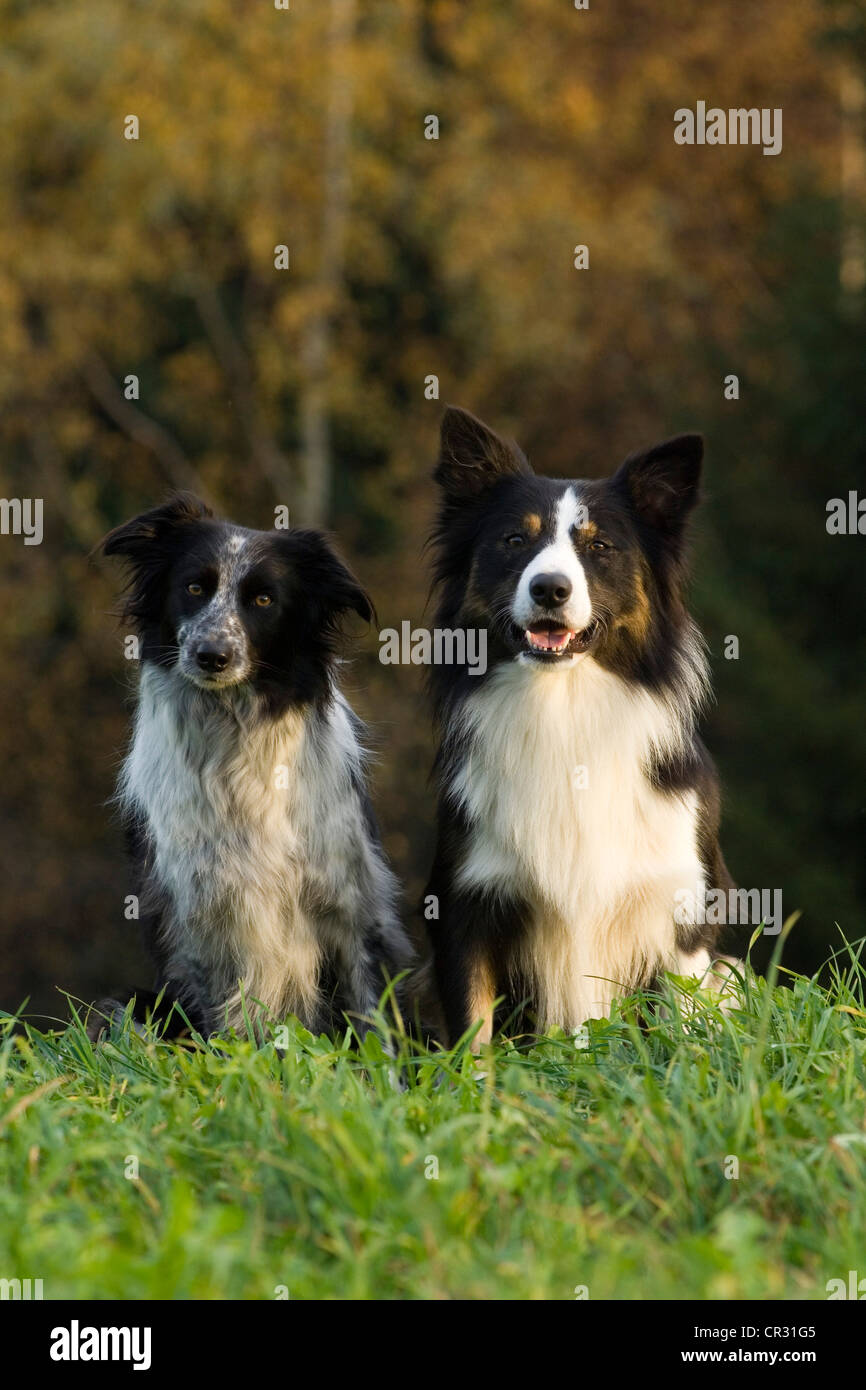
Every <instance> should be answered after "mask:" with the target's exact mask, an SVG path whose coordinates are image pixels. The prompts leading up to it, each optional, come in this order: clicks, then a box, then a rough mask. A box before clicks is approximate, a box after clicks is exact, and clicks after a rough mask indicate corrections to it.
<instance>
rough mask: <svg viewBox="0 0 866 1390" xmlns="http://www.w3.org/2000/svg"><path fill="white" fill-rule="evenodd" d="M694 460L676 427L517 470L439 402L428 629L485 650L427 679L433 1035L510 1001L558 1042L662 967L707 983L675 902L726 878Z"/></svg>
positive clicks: (702, 931)
mask: <svg viewBox="0 0 866 1390" xmlns="http://www.w3.org/2000/svg"><path fill="white" fill-rule="evenodd" d="M702 454H703V441H702V440H701V438H700V436H698V435H691V434H690V435H681V436H679V437H678V438H676V439H669V440H667V441H666V442H665V443H663V444H659V445H657V446H656V447H655V448H653V449H650V450H649V451H648V452H646V453H641V454H635V455H633V456H632V457H631V458H629V459H627V460H626V462H625V463H624V464H623V465H622V467H621V468H620V469H619V470H618V471H617V472H616V473H615V474H614V475H613V477H610V478H604V479H599V480H593V481H573V482H572V481H568V480H557V479H552V478H545V477H538V476H536V474H535V473H533V471H532V469H531V467H530V466H529V463H528V462H527V460H526V458H525V457H524V455H523V453H522V452H521V451H520V449H519V448H518V447H517V446H516V445H515V444H514V443H512V442H510V441H507V440H505V439H503V438H501V437H500V436H499V435H497V434H496V433H494V432H493V431H492V430H490V429H488V427H487V426H486V425H484V424H482V423H481V421H479V420H477V419H475V417H474V416H472V415H470V414H468V413H467V412H466V411H462V410H457V409H454V408H451V407H449V408H448V409H447V410H446V413H445V416H444V419H443V423H442V438H441V450H440V455H439V461H438V465H437V468H436V472H435V478H436V481H437V482H438V484H439V487H440V489H441V506H440V510H439V515H438V521H437V524H436V527H435V531H434V534H433V537H432V540H433V544H434V548H435V569H434V585H435V587H436V590H437V592H438V596H439V597H438V611H437V617H436V623H437V626H442V627H448V628H455V627H467V628H472V627H477V628H484V629H486V632H487V651H488V667H487V672H486V674H485V675H484V676H483V677H478V676H476V677H475V678H474V679H470V677H469V675H468V673H467V671H466V670H465V668H460V667H455V666H445V665H442V666H438V667H433V668H431V673H430V682H431V687H432V694H433V698H434V704H435V713H436V718H437V724H438V728H439V731H440V738H441V742H440V747H439V752H438V756H437V763H436V774H437V780H438V787H439V833H438V843H437V849H436V856H435V861H434V865H433V870H432V874H431V879H430V883H429V886H428V889H427V894H428V898H427V901H428V902H429V901H431V895H432V900H434V901H436V903H437V910H438V917H435V914H434V920H432V921H430V922H429V923H428V927H429V931H430V935H431V941H432V947H433V965H434V972H435V978H436V984H437V987H438V993H439V997H440V1001H441V1005H442V1010H443V1014H444V1019H445V1024H446V1029H447V1033H448V1038H449V1041H450V1042H451V1043H452V1044H454V1043H455V1042H456V1041H457V1039H458V1038H459V1037H460V1036H462V1035H463V1034H464V1032H466V1030H467V1029H469V1028H470V1027H471V1026H472V1025H473V1024H476V1023H477V1022H478V1021H479V1020H482V1026H481V1028H480V1029H479V1031H478V1034H477V1038H476V1042H478V1041H486V1040H489V1038H490V1036H491V1032H492V1028H493V1024H494V1018H493V1005H494V1001H495V1000H496V999H498V998H502V999H503V1000H504V1004H503V1005H502V1009H501V1015H500V1016H498V1017H501V1018H502V1019H503V1020H505V1019H507V1018H509V1017H511V1018H512V1019H513V1018H514V1016H515V1014H516V1013H518V1012H519V1010H520V1009H521V1008H522V1006H524V1005H526V1006H527V1007H528V1010H529V1021H530V1024H533V1023H534V1030H535V1031H537V1032H544V1031H547V1030H549V1029H551V1028H552V1027H555V1026H559V1027H561V1028H563V1029H566V1030H572V1029H576V1028H577V1027H579V1026H580V1025H581V1024H582V1023H583V1022H584V1021H585V1020H586V1019H588V1018H591V1017H601V1016H603V1015H605V1014H606V1013H607V1012H608V1011H609V1008H610V1004H611V1001H612V1000H613V999H614V998H615V997H617V996H620V995H622V994H624V993H627V992H629V991H631V990H633V989H635V988H638V987H642V986H646V987H649V986H651V985H652V984H653V983H654V982H655V981H656V979H657V977H659V975H660V973H661V972H663V971H673V972H676V973H679V974H693V973H696V974H698V975H700V976H703V975H705V974H707V972H710V973H713V972H712V971H711V962H712V960H713V958H714V947H715V938H716V936H717V934H718V931H719V928H718V927H717V926H714V925H706V924H700V923H696V922H695V921H694V919H692V920H691V921H689V920H685V921H684V920H682V916H681V915H680V914H678V913H677V908H676V904H677V902H678V901H681V900H682V897H683V895H686V894H691V895H692V900H694V897H695V895H696V894H699V891H700V887H701V885H704V886H705V887H707V888H710V887H714V888H715V887H719V888H724V889H727V888H728V887H729V886H730V885H731V880H730V877H729V875H728V871H727V869H726V867H725V863H724V860H723V858H722V854H721V851H720V849H719V843H718V822H719V790H718V781H717V776H716V772H715V769H714V766H713V763H712V761H711V759H710V757H709V755H708V753H707V751H706V749H705V748H704V745H703V744H702V742H701V740H700V739H699V738H698V736H697V734H696V732H695V725H696V720H697V717H698V714H699V712H700V710H701V707H702V704H703V702H704V699H705V697H706V694H707V689H708V678H707V666H706V660H705V656H704V648H703V643H702V639H701V637H700V635H699V633H698V630H697V628H696V627H695V624H694V623H693V621H692V620H691V618H690V617H689V615H688V613H687V611H686V608H685V606H684V601H683V586H684V562H683V541H684V529H685V525H686V521H687V518H688V515H689V513H690V512H691V510H692V508H693V507H694V505H695V503H696V502H697V500H698V482H699V476H700V469H701V458H702ZM678 916H679V920H678ZM712 982H713V983H717V981H712ZM520 1016H521V1017H522V1015H520ZM497 1021H498V1020H497Z"/></svg>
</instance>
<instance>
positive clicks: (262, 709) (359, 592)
mask: <svg viewBox="0 0 866 1390" xmlns="http://www.w3.org/2000/svg"><path fill="white" fill-rule="evenodd" d="M102 550H103V552H104V554H106V555H115V556H119V557H120V558H121V560H123V561H124V562H125V563H126V565H127V567H128V574H129V585H128V589H127V594H126V601H125V604H124V610H123V611H124V615H125V617H126V619H127V621H128V622H129V623H130V624H131V626H132V628H133V630H134V631H135V633H136V634H137V636H138V639H139V643H140V650H139V655H140V681H139V692H138V707H137V712H136V716H135V731H134V736H133V739H132V745H131V747H130V749H129V753H128V755H127V757H126V760H125V763H124V766H123V771H122V774H121V778H120V784H119V789H118V794H117V799H118V802H119V805H120V808H121V810H122V814H123V818H124V821H125V825H126V829H127V832H128V838H129V841H130V846H131V851H132V857H133V862H134V865H135V870H136V887H135V892H136V894H137V895H138V896H139V898H140V915H141V921H142V924H143V928H144V935H145V942H146V945H147V947H148V949H149V951H150V954H151V956H152V957H153V960H154V963H155V965H156V982H155V983H156V991H160V992H164V996H165V1005H164V1008H163V1012H164V1013H165V1012H166V1010H168V1011H170V1010H171V1005H172V1004H173V1002H174V1001H177V1002H178V1003H180V1004H181V1006H182V1008H183V1010H184V1011H185V1013H186V1014H187V1016H188V1018H189V1020H190V1022H191V1023H192V1025H193V1026H194V1027H195V1028H197V1029H198V1030H199V1031H200V1032H201V1033H202V1034H204V1035H207V1034H209V1033H212V1032H217V1031H220V1030H222V1029H224V1028H226V1027H235V1028H238V1029H242V1028H243V1027H244V1023H245V1014H246V1015H247V1017H251V1018H258V1017H260V1016H261V1010H262V1009H264V1011H265V1012H266V1014H267V1015H268V1016H269V1017H270V1018H271V1019H272V1020H273V1021H275V1022H281V1021H282V1020H283V1019H285V1017H286V1016H287V1015H289V1014H294V1015H296V1016H297V1017H298V1018H299V1019H300V1020H301V1022H302V1023H303V1024H304V1025H305V1026H306V1027H307V1028H309V1029H311V1030H312V1031H314V1032H316V1031H318V1030H319V1029H323V1028H326V1029H327V1028H333V1027H339V1025H340V1023H341V1021H342V1015H343V1013H344V1012H345V1013H348V1014H349V1015H350V1016H351V1017H352V1021H353V1023H354V1025H355V1026H356V1028H357V1029H358V1030H359V1031H360V1032H362V1033H363V1032H364V1031H366V1028H367V1026H368V1021H369V1017H370V1014H371V1012H372V1011H373V1010H374V1009H375V1007H376V1005H377V1002H378V1000H379V998H380V996H381V994H382V992H383V990H384V989H385V987H386V983H387V980H386V976H387V975H388V974H389V973H390V974H393V973H395V972H398V971H399V970H400V969H401V968H402V967H403V966H404V965H405V964H406V963H407V961H408V957H409V955H410V949H409V943H408V938H407V937H406V936H405V934H404V931H403V928H402V926H401V925H400V923H399V921H398V919H397V916H396V912H395V902H396V896H397V892H396V884H395V880H394V879H393V877H392V875H391V872H390V870H389V868H388V866H387V864H386V862H385V859H384V856H383V853H382V850H381V848H380V845H379V840H378V835H377V832H376V827H375V822H374V819H373V815H372V812H371V807H370V802H369V799H368V796H367V792H366V789H365V781H364V754H363V751H362V746H361V741H360V739H361V726H360V724H359V722H358V720H357V719H356V718H355V716H354V715H353V713H352V711H351V710H350V708H349V706H348V705H347V703H346V701H345V699H344V698H343V696H342V695H341V694H340V692H339V690H338V688H337V682H336V669H335V667H336V659H337V657H336V651H337V639H338V635H339V629H340V624H341V621H342V619H343V618H344V616H345V615H346V614H348V613H350V612H355V613H357V614H359V615H360V617H362V618H363V619H365V620H367V621H369V620H370V619H371V618H372V616H373V608H372V604H371V602H370V600H369V598H368V597H367V595H366V593H365V592H364V591H363V589H362V588H361V587H360V585H359V584H358V582H357V580H356V579H355V578H354V577H353V575H352V574H350V573H349V571H348V570H347V568H346V567H345V565H344V564H343V563H342V561H341V560H340V559H338V557H337V556H336V554H335V553H334V551H333V550H332V549H331V547H330V545H329V543H328V541H327V540H326V539H325V537H324V536H322V535H321V534H319V533H318V532H316V531H312V530H285V531H276V530H275V531H268V532H263V531H252V530H247V529H246V528H244V527H241V526H235V525H233V524H231V523H229V522H226V521H218V520H215V519H214V518H213V516H212V513H211V512H210V510H209V509H208V508H207V507H206V506H205V505H204V503H202V502H200V501H199V500H198V499H197V498H195V497H192V496H190V495H187V494H179V495H176V496H174V497H172V498H171V499H170V500H169V501H168V502H166V503H165V505H163V506H160V507H156V508H155V509H154V510H152V511H148V512H145V513H144V514H143V515H142V516H137V517H135V518H134V519H133V520H132V521H129V522H127V523H126V524H125V525H123V526H120V527H118V528H117V529H116V530H114V531H112V532H111V533H110V534H109V535H108V536H107V537H106V538H105V540H104V541H103V542H102ZM130 997H131V996H130ZM154 1002H155V994H151V993H144V992H142V991H138V992H137V994H136V1005H135V1016H136V1018H142V1017H143V1016H144V1014H145V1011H146V1010H148V1009H152V1008H153V1005H154ZM119 1007H121V1004H120V1003H119V1002H118V1001H115V1000H108V1001H103V1004H102V1005H100V1006H99V1007H98V1010H97V1013H96V1017H95V1019H94V1023H93V1026H92V1028H91V1035H94V1034H97V1033H98V1031H99V1029H100V1028H101V1027H102V1026H103V1021H104V1016H105V1015H108V1016H109V1017H111V1016H112V1015H113V1014H114V1013H115V1012H116V1010H117V1009H118V1008H119Z"/></svg>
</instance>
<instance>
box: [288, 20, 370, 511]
mask: <svg viewBox="0 0 866 1390" xmlns="http://www.w3.org/2000/svg"><path fill="white" fill-rule="evenodd" d="M356 12H357V0H330V24H329V28H328V51H327V63H328V99H327V108H326V112H325V133H324V134H325V139H324V171H323V198H322V225H321V254H320V260H319V267H318V273H317V276H316V282H315V284H316V290H317V293H316V294H315V295H314V297H313V307H312V310H311V313H310V317H309V319H308V321H307V323H306V325H305V327H304V330H303V332H302V338H301V366H302V370H303V382H302V387H301V402H300V417H301V419H300V424H301V442H302V458H301V478H300V491H299V494H298V502H297V514H298V520H299V521H300V522H301V523H302V524H304V525H312V526H320V525H322V524H323V523H325V522H326V521H327V519H328V514H329V511H330V504H331V490H332V489H331V484H332V458H331V436H330V421H329V416H328V373H329V368H330V361H331V341H332V337H333V321H334V313H335V311H336V307H337V304H338V301H339V296H340V291H341V288H342V282H343V264H344V258H345V242H346V222H347V218H348V211H349V143H350V136H351V123H352V105H353V95H354V93H353V85H352V73H351V42H352V37H353V35H354V30H355V18H356Z"/></svg>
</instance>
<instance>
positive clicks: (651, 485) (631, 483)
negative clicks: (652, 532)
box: [614, 434, 704, 535]
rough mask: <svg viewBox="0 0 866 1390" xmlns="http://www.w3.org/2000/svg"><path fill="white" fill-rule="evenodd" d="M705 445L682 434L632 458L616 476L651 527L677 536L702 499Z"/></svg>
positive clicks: (692, 437) (697, 439) (700, 438)
mask: <svg viewBox="0 0 866 1390" xmlns="http://www.w3.org/2000/svg"><path fill="white" fill-rule="evenodd" d="M703 456H704V441H703V439H702V437H701V435H699V434H678V435H676V436H675V438H673V439H666V440H665V441H664V443H662V444H656V446H655V447H654V448H653V449H648V450H647V451H646V452H645V453H642V454H631V455H630V457H629V458H627V459H626V461H625V463H624V464H623V465H622V467H621V468H620V469H619V471H618V472H617V473H616V475H615V476H614V485H616V484H619V485H620V486H621V487H622V488H623V489H624V490H625V492H626V494H627V496H628V498H629V501H630V502H631V504H632V506H633V507H634V509H635V511H636V512H637V513H638V515H639V516H640V517H642V518H643V520H644V521H646V522H648V523H649V525H650V526H654V527H655V528H656V529H657V530H659V531H663V532H666V533H668V534H670V535H676V534H677V532H678V531H680V530H681V529H682V527H683V524H684V522H685V520H686V517H687V516H688V514H689V512H690V511H691V510H692V508H693V507H694V506H695V504H696V503H697V501H698V498H699V489H698V484H699V482H700V477H701V459H702V458H703Z"/></svg>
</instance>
